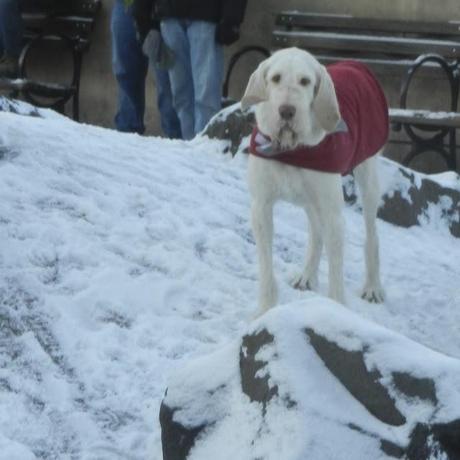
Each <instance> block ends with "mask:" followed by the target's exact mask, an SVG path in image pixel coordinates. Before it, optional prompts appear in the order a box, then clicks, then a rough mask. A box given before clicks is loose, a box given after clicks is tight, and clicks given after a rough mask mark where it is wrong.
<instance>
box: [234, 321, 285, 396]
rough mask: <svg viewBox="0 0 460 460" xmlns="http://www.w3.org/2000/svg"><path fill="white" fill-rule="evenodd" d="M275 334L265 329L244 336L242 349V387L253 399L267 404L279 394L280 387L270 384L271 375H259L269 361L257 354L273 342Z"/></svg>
mask: <svg viewBox="0 0 460 460" xmlns="http://www.w3.org/2000/svg"><path fill="white" fill-rule="evenodd" d="M273 338H274V337H273V335H271V334H270V333H269V332H268V331H267V330H266V329H263V330H262V331H260V332H259V333H257V334H255V335H246V336H244V337H243V343H242V345H241V349H240V372H241V388H242V390H243V393H245V394H247V395H248V396H249V398H250V400H251V401H257V402H260V403H262V404H264V405H266V404H267V403H268V402H269V401H270V400H271V399H272V398H273V397H274V396H276V395H278V387H277V386H273V387H270V385H269V375H265V376H264V377H259V376H257V372H259V371H260V370H262V369H263V368H264V367H265V366H266V365H267V362H264V361H260V360H257V359H256V354H257V352H258V351H259V350H261V349H262V347H264V346H265V345H268V344H270V343H273Z"/></svg>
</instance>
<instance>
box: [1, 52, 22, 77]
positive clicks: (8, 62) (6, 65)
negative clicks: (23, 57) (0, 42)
mask: <svg viewBox="0 0 460 460" xmlns="http://www.w3.org/2000/svg"><path fill="white" fill-rule="evenodd" d="M17 76H18V60H17V59H16V58H13V57H10V56H3V57H2V58H0V78H17Z"/></svg>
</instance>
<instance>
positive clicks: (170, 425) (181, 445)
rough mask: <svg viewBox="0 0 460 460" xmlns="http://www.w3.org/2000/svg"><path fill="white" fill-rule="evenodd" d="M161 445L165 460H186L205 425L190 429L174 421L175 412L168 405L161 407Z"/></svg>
mask: <svg viewBox="0 0 460 460" xmlns="http://www.w3.org/2000/svg"><path fill="white" fill-rule="evenodd" d="M160 425H161V445H162V448H163V460H184V459H186V458H187V455H188V454H189V452H190V449H191V448H192V447H193V444H194V443H195V439H196V438H197V437H198V435H199V434H200V433H201V432H202V431H203V430H204V428H205V425H201V426H197V427H193V428H188V427H185V426H183V425H181V424H180V423H177V422H175V421H174V410H173V409H171V408H170V407H168V406H167V405H166V404H164V403H163V404H162V405H161V407H160Z"/></svg>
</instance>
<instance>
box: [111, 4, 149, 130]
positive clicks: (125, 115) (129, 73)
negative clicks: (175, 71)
mask: <svg viewBox="0 0 460 460" xmlns="http://www.w3.org/2000/svg"><path fill="white" fill-rule="evenodd" d="M111 32H112V67H113V73H114V74H115V78H116V80H117V83H118V110H117V114H116V116H115V126H116V128H117V130H119V131H125V132H137V133H140V134H142V133H143V132H144V130H145V127H144V112H145V77H146V75H147V67H148V62H147V58H146V57H145V56H144V54H143V53H142V49H141V46H140V44H139V41H138V40H137V37H136V29H135V26H134V20H133V18H132V16H131V15H130V14H129V12H128V11H126V9H125V6H124V1H123V0H116V1H115V4H114V7H113V10H112V19H111Z"/></svg>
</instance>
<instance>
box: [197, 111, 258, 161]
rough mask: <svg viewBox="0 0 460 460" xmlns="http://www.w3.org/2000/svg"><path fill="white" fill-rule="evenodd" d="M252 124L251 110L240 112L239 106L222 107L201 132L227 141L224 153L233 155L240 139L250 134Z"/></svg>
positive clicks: (239, 143)
mask: <svg viewBox="0 0 460 460" xmlns="http://www.w3.org/2000/svg"><path fill="white" fill-rule="evenodd" d="M254 124H255V119H254V113H253V112H249V111H245V112H242V111H241V109H240V108H239V106H235V108H234V110H230V109H228V108H227V109H224V110H222V111H221V112H219V114H217V115H216V116H215V117H214V118H212V120H211V121H210V122H209V124H208V125H207V126H206V128H205V130H204V132H203V134H205V135H206V136H208V137H209V138H211V139H220V140H224V141H228V142H229V145H228V147H227V148H226V150H225V151H224V153H227V152H231V154H232V155H235V154H236V153H237V152H238V150H239V148H240V145H241V142H242V140H243V139H244V138H245V137H247V136H249V135H250V134H251V132H252V129H253V126H254Z"/></svg>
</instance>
